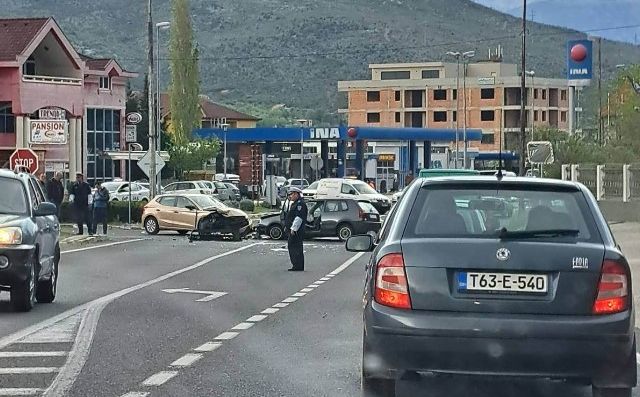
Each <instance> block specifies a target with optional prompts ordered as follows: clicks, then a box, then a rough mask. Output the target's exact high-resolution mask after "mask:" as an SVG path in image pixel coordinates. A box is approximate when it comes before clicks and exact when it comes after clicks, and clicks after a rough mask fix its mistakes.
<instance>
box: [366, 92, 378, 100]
mask: <svg viewBox="0 0 640 397" xmlns="http://www.w3.org/2000/svg"><path fill="white" fill-rule="evenodd" d="M367 102H380V91H367Z"/></svg>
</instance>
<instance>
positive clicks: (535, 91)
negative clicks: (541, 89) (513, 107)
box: [533, 88, 538, 99]
mask: <svg viewBox="0 0 640 397" xmlns="http://www.w3.org/2000/svg"><path fill="white" fill-rule="evenodd" d="M533 99H538V89H537V88H534V90H533Z"/></svg>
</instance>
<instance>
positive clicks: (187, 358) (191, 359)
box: [169, 353, 202, 367]
mask: <svg viewBox="0 0 640 397" xmlns="http://www.w3.org/2000/svg"><path fill="white" fill-rule="evenodd" d="M201 358H202V354H197V353H187V354H185V355H184V356H182V357H180V358H179V359H177V360H176V361H174V362H172V363H171V364H169V365H170V366H171V367H188V366H190V365H191V364H193V363H195V362H196V361H198V360H200V359H201Z"/></svg>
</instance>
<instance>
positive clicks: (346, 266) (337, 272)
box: [327, 252, 364, 276]
mask: <svg viewBox="0 0 640 397" xmlns="http://www.w3.org/2000/svg"><path fill="white" fill-rule="evenodd" d="M362 255H364V252H359V253H357V254H355V255H354V256H352V257H351V258H350V259H349V260H347V261H346V262H345V263H343V264H342V265H340V266H338V268H337V269H336V270H334V271H332V272H331V273H329V274H327V276H330V275H331V274H333V275H334V276H337V275H338V274H340V273H342V272H343V271H344V269H346V268H348V267H349V266H351V264H352V263H353V262H355V261H357V260H358V259H360V257H361V256H362Z"/></svg>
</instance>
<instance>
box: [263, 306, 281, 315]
mask: <svg viewBox="0 0 640 397" xmlns="http://www.w3.org/2000/svg"><path fill="white" fill-rule="evenodd" d="M279 311H280V309H278V308H277V307H270V308H268V309H264V310H263V311H261V312H260V313H262V314H274V313H277V312H279Z"/></svg>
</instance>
